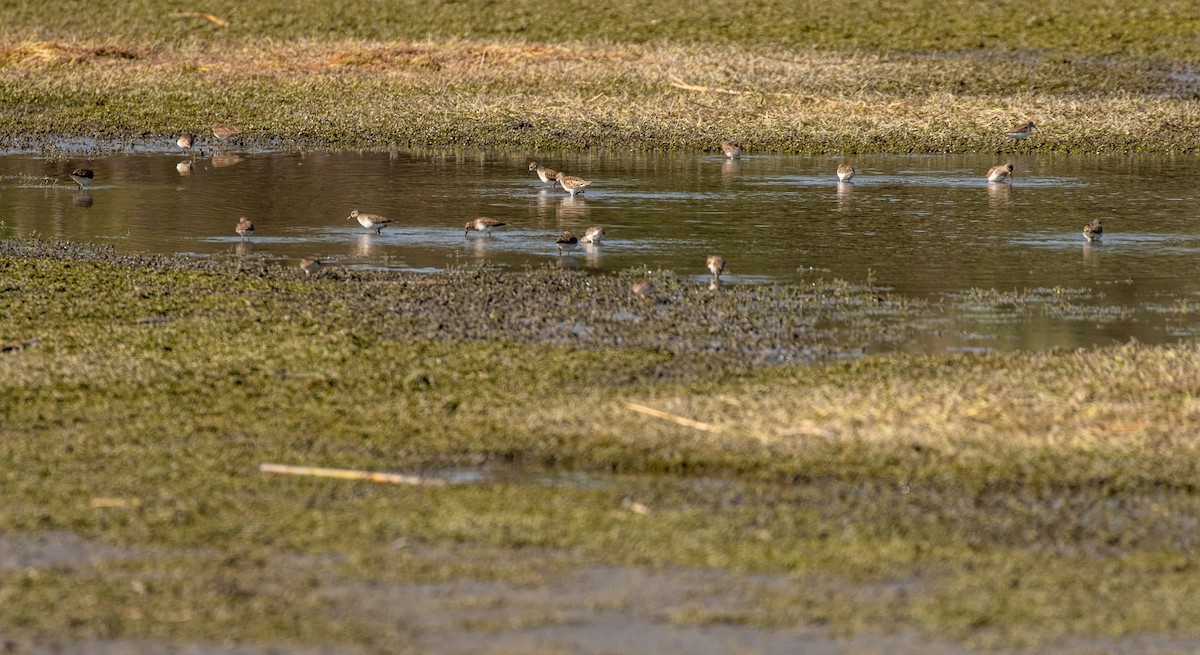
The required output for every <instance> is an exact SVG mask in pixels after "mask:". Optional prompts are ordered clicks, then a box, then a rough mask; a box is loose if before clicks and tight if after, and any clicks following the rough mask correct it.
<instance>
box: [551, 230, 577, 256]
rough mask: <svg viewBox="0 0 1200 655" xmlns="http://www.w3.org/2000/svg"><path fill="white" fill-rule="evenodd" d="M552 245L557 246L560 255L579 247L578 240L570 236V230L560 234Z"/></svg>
mask: <svg viewBox="0 0 1200 655" xmlns="http://www.w3.org/2000/svg"><path fill="white" fill-rule="evenodd" d="M554 245H556V246H558V251H559V252H560V253H561V252H571V251H572V250H575V249H576V248H578V247H579V238H578V237H576V236H575V235H574V234H572V233H571V231H570V230H567V231H565V232H563V233H562V236H560V237H558V239H557V240H556V241H555V242H554Z"/></svg>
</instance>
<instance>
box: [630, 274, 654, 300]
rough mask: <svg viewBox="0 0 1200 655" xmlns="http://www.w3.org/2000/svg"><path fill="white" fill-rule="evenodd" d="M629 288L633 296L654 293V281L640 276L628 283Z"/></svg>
mask: <svg viewBox="0 0 1200 655" xmlns="http://www.w3.org/2000/svg"><path fill="white" fill-rule="evenodd" d="M629 290H630V291H633V295H635V296H648V295H650V294H652V293H654V283H653V282H651V281H650V280H647V279H646V278H640V279H637V280H634V281H633V284H631V285H629Z"/></svg>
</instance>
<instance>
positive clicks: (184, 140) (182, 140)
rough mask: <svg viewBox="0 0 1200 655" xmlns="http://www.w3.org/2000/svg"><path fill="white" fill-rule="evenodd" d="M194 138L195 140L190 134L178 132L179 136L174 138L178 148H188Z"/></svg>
mask: <svg viewBox="0 0 1200 655" xmlns="http://www.w3.org/2000/svg"><path fill="white" fill-rule="evenodd" d="M195 140H196V137H194V136H192V135H191V134H180V135H179V138H178V139H175V145H177V146H179V147H180V148H183V149H184V150H190V149H191V147H192V143H193V142H194V141H195Z"/></svg>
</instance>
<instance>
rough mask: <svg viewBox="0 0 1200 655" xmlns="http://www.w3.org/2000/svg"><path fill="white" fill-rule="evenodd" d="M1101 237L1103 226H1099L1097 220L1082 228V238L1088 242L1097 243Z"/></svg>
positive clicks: (1098, 220) (1102, 235)
mask: <svg viewBox="0 0 1200 655" xmlns="http://www.w3.org/2000/svg"><path fill="white" fill-rule="evenodd" d="M1103 237H1104V226H1103V225H1101V224H1100V219H1098V218H1097V219H1095V220H1093V221H1092V222H1091V223H1088V224H1087V225H1084V226H1083V238H1085V239H1087V240H1088V241H1099V240H1100V239H1101V238H1103Z"/></svg>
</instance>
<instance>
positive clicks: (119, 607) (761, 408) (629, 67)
mask: <svg viewBox="0 0 1200 655" xmlns="http://www.w3.org/2000/svg"><path fill="white" fill-rule="evenodd" d="M418 5H419V6H418ZM194 9H196V8H195V7H193V6H191V5H184V4H180V3H174V2H153V3H118V4H116V5H110V6H105V7H103V8H102V9H101V10H97V8H96V7H94V6H92V5H88V4H86V3H75V2H68V3H19V4H17V5H8V6H5V7H3V8H0V46H3V47H2V48H0V133H3V137H2V139H3V143H4V144H5V145H6V146H8V147H32V148H34V149H36V150H39V151H41V152H45V153H48V154H53V153H55V152H56V151H57V150H58V149H60V148H63V147H70V148H76V147H79V146H78V145H64V143H67V142H65V141H64V139H70V138H74V137H84V138H87V139H96V141H95V143H94V144H93V145H92V146H87V147H99V148H118V149H120V148H123V147H126V146H128V145H132V144H139V145H146V144H150V145H151V146H153V145H154V144H161V146H162V147H164V148H165V147H168V146H167V144H168V143H169V141H168V139H167V138H168V137H169V136H170V135H172V134H174V133H176V132H179V131H185V130H186V131H196V132H198V133H202V132H203V130H204V129H205V128H206V127H207V126H209V125H211V124H212V123H213V122H217V121H225V122H234V123H236V124H238V125H240V126H241V127H243V128H244V129H245V131H246V136H245V137H244V140H243V141H242V142H241V145H244V146H267V147H282V148H288V149H299V148H306V147H357V148H391V147H410V146H426V145H433V146H449V147H462V146H490V147H506V148H514V149H515V148H520V149H529V150H534V149H556V148H558V149H562V148H566V149H578V148H613V147H620V148H637V149H656V150H669V149H688V150H702V149H712V148H713V147H714V146H715V144H716V143H717V142H718V141H719V140H721V139H724V138H736V139H740V140H742V141H743V142H745V143H746V144H747V145H748V146H749V147H750V150H751V152H755V151H758V152H762V151H780V152H968V151H1005V152H1008V151H1011V150H1012V149H1013V148H1014V147H1016V148H1019V149H1022V150H1041V151H1060V152H1123V151H1146V152H1166V151H1177V152H1188V151H1191V150H1192V149H1194V148H1195V147H1196V145H1197V142H1198V141H1200V138H1198V137H1197V134H1200V129H1197V128H1200V114H1198V113H1197V111H1196V103H1195V98H1196V97H1197V93H1200V89H1198V88H1197V84H1196V81H1195V77H1194V75H1193V74H1194V72H1195V70H1194V67H1195V66H1196V65H1197V63H1200V46H1198V42H1197V41H1196V39H1195V33H1196V31H1197V22H1198V16H1200V11H1198V10H1197V9H1196V7H1195V6H1194V4H1190V3H1181V2H1167V3H1158V4H1155V5H1153V6H1150V5H1140V6H1134V5H1129V4H1128V3H1117V2H1100V1H1085V2H1057V1H1054V2H1048V3H1041V4H1038V5H1036V6H1016V5H1012V4H1005V3H991V4H979V3H965V2H920V3H909V4H907V5H906V10H905V11H896V10H895V8H894V7H893V6H892V5H891V4H888V3H871V2H867V3H856V4H855V5H853V7H852V8H850V7H847V6H844V5H835V4H829V3H799V4H797V3H791V4H788V5H786V6H785V5H782V4H767V5H761V4H760V5H747V4H744V3H742V4H733V3H700V4H696V3H690V4H688V5H687V11H681V7H680V6H679V5H678V4H672V3H665V4H664V3H656V4H649V5H648V4H645V3H606V4H605V5H604V6H602V7H591V8H589V9H590V10H591V12H592V14H591V15H589V17H588V18H587V20H579V19H578V17H577V16H576V15H574V14H570V13H567V12H558V11H554V10H553V8H552V7H550V8H548V6H547V5H545V4H544V3H534V2H523V1H517V2H506V3H503V4H491V5H487V4H476V3H471V4H465V3H374V2H366V1H361V2H357V1H352V2H340V3H327V2H326V3H307V2H304V3H286V4H285V5H280V4H279V3H232V2H217V3H210V4H209V5H207V6H205V7H204V10H205V11H209V12H212V13H213V14H214V15H216V16H218V17H221V18H224V19H228V20H229V24H228V25H227V26H226V27H217V26H216V25H214V24H212V23H211V22H209V21H207V20H205V19H203V18H189V17H176V16H174V15H173V13H174V12H183V11H192V10H194ZM1025 119H1032V120H1034V121H1036V122H1037V123H1038V125H1039V130H1038V131H1037V132H1035V134H1034V136H1033V137H1031V138H1030V139H1028V140H1026V141H1025V142H1023V143H1021V144H1020V145H1019V146H1013V144H1011V143H1009V142H1007V141H1006V140H1005V139H1004V138H1003V137H1002V136H1001V133H1002V132H1003V130H1004V129H1005V128H1007V127H1009V126H1011V125H1012V124H1014V123H1017V122H1019V121H1022V120H1025ZM76 143H77V142H76ZM558 276H564V277H558ZM437 279H441V280H442V281H443V282H445V288H446V290H447V294H448V296H447V297H448V298H451V299H452V304H451V305H450V306H451V307H454V308H456V309H460V310H461V311H460V312H459V313H460V314H461V316H463V317H465V318H472V319H474V320H477V321H478V322H477V325H478V326H480V327H479V329H478V330H476V331H471V330H467V329H465V328H456V330H452V331H451V334H450V336H448V337H445V338H438V337H437V336H436V334H435V333H436V330H431V329H430V326H428V325H423V324H421V323H420V322H415V321H411V320H407V319H405V318H404V317H403V316H400V317H398V316H397V315H396V312H395V306H396V304H403V302H405V300H406V298H407V297H408V296H406V294H411V293H412V292H413V291H412V289H413V287H412V286H411V281H407V282H406V281H404V280H386V279H370V280H362V279H356V278H354V276H339V275H332V276H328V277H321V278H318V279H315V280H303V279H301V278H300V277H299V274H298V273H296V272H295V271H291V270H288V271H285V270H278V269H262V268H257V267H254V268H252V270H242V271H239V270H237V269H236V267H235V268H232V269H231V268H230V267H225V266H207V265H193V264H189V263H186V262H184V263H179V262H175V263H168V264H163V263H162V262H161V261H158V260H155V261H149V260H120V259H116V258H107V257H103V256H94V255H93V254H86V253H85V254H82V255H81V254H79V253H76V252H74V250H73V249H72V248H69V247H66V248H62V249H59V248H58V247H57V246H47V245H46V244H39V243H24V244H17V245H16V246H12V247H6V248H5V249H4V251H3V253H2V254H0V346H4V345H6V344H11V343H18V342H22V341H25V340H28V339H32V338H36V339H38V340H39V341H38V343H37V344H36V345H34V346H31V347H29V348H27V349H24V350H14V351H9V352H4V353H0V436H2V439H0V458H2V461H4V462H5V467H4V469H3V471H0V494H2V495H3V497H4V498H5V502H3V503H0V536H5V535H9V536H11V535H17V536H20V535H34V536H35V537H36V536H37V535H48V534H50V535H52V534H59V533H61V531H69V532H70V533H75V534H78V535H82V536H83V537H84V538H86V539H89V540H91V541H92V542H94V543H99V544H105V545H107V546H108V547H114V548H118V549H122V552H124V553H126V555H125V556H123V557H119V558H109V559H103V560H100V561H90V560H86V559H81V560H80V561H66V562H63V563H60V564H57V565H55V566H49V567H47V566H28V567H20V566H15V567H14V566H12V565H11V564H5V565H4V566H0V604H2V606H3V607H4V611H3V612H0V632H4V633H6V634H9V635H13V636H17V637H22V638H32V639H37V638H38V635H45V634H51V635H57V636H66V637H81V638H82V637H101V638H106V639H107V638H117V637H131V636H132V637H154V638H160V639H167V640H194V641H203V642H218V641H227V640H231V641H246V642H290V643H323V644H350V645H355V644H357V645H365V646H367V647H369V648H371V647H373V648H377V649H379V650H393V651H394V650H402V648H398V647H397V644H400V643H404V642H405V640H408V639H411V638H413V637H414V635H415V634H416V633H417V632H418V630H417V629H416V628H413V627H411V626H406V625H404V624H403V623H398V622H396V621H389V620H385V619H383V618H381V617H380V616H379V615H377V614H372V613H369V612H367V613H364V612H355V611H350V610H348V609H347V607H346V606H345V605H342V604H339V603H337V602H333V601H331V600H330V598H331V596H330V595H329V593H328V591H329V589H330V588H341V587H344V586H346V585H354V584H358V583H364V582H379V581H384V582H391V583H411V582H414V581H421V582H431V583H435V582H444V581H447V580H461V579H468V580H505V581H509V582H512V583H514V584H536V583H537V582H538V581H542V580H546V579H548V578H553V577H554V576H557V575H560V574H563V572H564V571H569V570H572V569H575V568H578V567H580V566H590V565H596V564H608V565H633V566H648V567H655V568H661V569H663V570H666V571H679V570H682V569H683V568H691V567H700V568H706V569H713V570H723V571H729V572H733V573H735V574H740V573H744V572H756V573H766V574H772V575H781V576H786V579H787V580H788V581H789V582H790V584H789V586H788V587H787V589H788V591H787V592H786V593H780V592H776V593H771V594H765V595H763V596H762V597H761V598H759V599H758V602H757V603H753V604H742V605H739V606H736V607H730V608H729V609H728V610H727V611H716V610H713V609H712V608H711V607H708V608H697V609H694V610H691V611H686V612H681V613H679V614H677V615H676V616H675V619H674V620H675V621H676V622H677V623H679V624H690V623H702V624H722V623H735V624H746V625H753V626H765V627H777V626H781V625H782V626H790V625H811V624H820V625H824V626H827V627H829V629H831V630H832V631H834V632H835V633H837V634H850V633H853V632H856V631H879V630H889V629H896V628H904V629H909V628H915V629H916V630H918V631H919V632H920V634H922V635H923V636H924V637H939V638H948V639H952V640H964V641H965V642H969V643H973V644H983V645H1000V646H1011V645H1038V644H1057V643H1062V642H1061V640H1063V639H1070V638H1072V637H1076V636H1089V637H1094V636H1101V637H1112V638H1114V639H1119V638H1125V637H1127V636H1129V635H1138V634H1142V635H1145V634H1149V635H1155V636H1160V637H1163V638H1168V639H1169V638H1172V637H1181V638H1187V637H1194V636H1195V626H1196V625H1198V624H1200V623H1198V622H1197V618H1198V617H1197V616H1196V612H1197V609H1196V607H1197V605H1196V603H1195V602H1194V599H1195V598H1196V597H1197V591H1198V590H1197V587H1198V586H1200V576H1198V575H1197V568H1196V558H1195V552H1196V549H1195V543H1194V528H1195V525H1196V524H1197V519H1200V502H1198V497H1197V494H1196V486H1195V480H1196V473H1197V470H1196V469H1197V465H1198V462H1200V460H1198V459H1197V457H1196V445H1195V439H1194V435H1195V434H1197V427H1200V426H1197V425H1196V423H1197V421H1198V419H1197V417H1198V416H1200V413H1198V412H1197V411H1196V410H1197V400H1196V396H1197V390H1198V389H1200V379H1198V374H1197V373H1196V371H1198V370H1200V351H1198V350H1197V349H1195V348H1192V347H1182V348H1169V347H1139V346H1129V347H1123V348H1109V349H1099V350H1088V351H1079V352H1054V353H1038V354H1022V353H1016V354H1003V355H989V356H952V357H951V356H944V357H943V356H939V357H888V358H867V359H863V360H858V361H853V362H847V363H824V364H818V365H813V366H803V367H797V366H775V367H770V368H763V367H761V366H760V365H759V363H757V362H755V361H754V360H753V359H752V358H747V357H745V356H744V353H739V351H737V350H736V349H733V350H729V349H726V350H725V351H724V352H719V353H714V352H706V351H705V350H704V349H703V348H700V349H696V350H694V351H687V350H678V349H672V347H670V346H669V345H666V344H664V343H658V342H656V340H655V339H654V338H649V337H647V338H644V339H641V340H637V339H635V340H634V343H633V345H624V346H617V345H606V346H603V347H590V346H589V347H582V346H579V345H574V346H573V345H570V344H569V343H564V342H563V340H562V339H561V338H559V337H558V336H556V337H555V338H548V339H545V340H539V339H538V338H536V334H535V333H534V332H530V333H527V334H525V333H523V336H521V337H520V338H512V339H509V338H506V337H505V333H504V332H492V333H491V334H488V333H487V330H486V329H485V328H486V326H488V325H490V324H491V323H490V322H492V321H502V320H503V319H504V317H503V316H501V317H497V316H494V315H493V313H492V312H493V311H494V307H493V308H492V310H488V311H482V310H479V308H478V306H476V305H474V304H473V303H472V302H471V299H472V298H473V294H474V293H476V292H477V291H478V285H479V284H480V282H479V281H477V280H476V281H471V282H468V281H467V280H466V278H464V277H463V276H461V275H455V274H447V275H446V276H444V278H437ZM483 279H484V280H485V282H484V283H486V284H504V283H505V282H504V281H505V280H508V281H514V280H515V281H520V283H521V284H524V285H527V286H528V285H533V286H534V287H536V286H537V285H545V289H547V290H552V289H561V288H570V287H571V284H572V283H571V282H570V279H571V278H570V274H567V273H557V274H553V275H549V274H539V275H531V276H526V277H522V276H520V275H516V276H493V275H485V276H483ZM600 286H601V287H603V291H602V293H605V294H618V293H625V290H626V289H627V280H619V281H611V280H610V281H609V282H606V283H605V284H602V285H600ZM426 291H428V289H426ZM730 291H731V293H732V294H733V295H732V298H734V299H735V300H736V299H737V298H738V297H739V296H738V295H737V294H741V293H748V292H746V291H744V290H737V289H733V290H730ZM826 292H827V290H826V291H822V290H819V289H809V290H804V289H802V290H801V293H802V294H804V293H810V294H813V295H816V294H820V293H826ZM497 295H503V294H499V293H497ZM870 296H871V294H869V293H866V292H864V291H862V290H857V291H855V290H849V291H846V292H845V297H846V298H847V299H848V300H847V301H846V302H844V303H841V304H839V311H844V312H845V316H843V318H849V319H850V320H851V323H852V324H853V325H852V329H850V330H849V331H848V332H847V335H848V336H849V337H854V336H856V335H857V336H858V337H864V336H865V332H863V331H864V330H868V329H869V326H870V325H872V324H873V323H874V322H877V321H879V320H882V319H880V318H879V317H878V316H875V315H872V314H870V313H869V312H870V310H868V308H869V307H871V306H872V305H871V303H870V302H869V300H870ZM700 298H701V296H700V294H689V293H686V292H675V291H672V292H671V295H670V296H669V301H670V303H669V304H667V305H665V306H668V307H673V308H675V309H679V310H682V311H686V310H689V309H691V308H693V307H694V308H695V309H696V311H701V312H702V311H707V310H708V309H710V308H706V307H705V306H704V305H703V303H702V302H701V300H700ZM619 302H620V303H632V302H634V301H632V300H630V299H624V298H623V299H621V300H620V301H619ZM639 302H640V301H639ZM655 302H657V301H655ZM897 302H898V301H895V300H888V301H887V303H885V305H888V306H891V307H894V306H895V305H894V303H897ZM688 303H696V304H695V305H691V304H688ZM618 304H619V303H618ZM630 306H631V307H633V309H634V310H635V311H640V312H643V313H649V310H646V309H644V308H643V306H642V305H630ZM900 310H901V311H898V312H897V314H896V315H889V317H888V319H887V320H889V321H892V320H895V321H898V322H903V319H904V317H903V311H902V310H903V307H900ZM473 312H476V313H473ZM856 312H857V318H854V316H855V314H856ZM502 313H503V312H502ZM667 316H671V315H670V314H668V315H667ZM144 319H148V320H144ZM653 325H654V326H655V327H657V326H658V325H659V324H653ZM762 325H765V323H761V324H760V323H751V324H749V326H748V327H746V328H745V329H746V334H753V333H755V331H757V330H761V329H762ZM703 327H704V328H705V329H709V328H711V329H712V330H713V332H712V334H713V335H717V336H719V335H720V334H721V333H722V329H732V328H729V327H728V326H725V327H724V328H722V327H717V326H703ZM622 329H626V328H622ZM647 329H648V328H647ZM918 329H919V328H918ZM628 330H630V331H629V332H625V333H622V334H629V335H634V336H636V333H637V332H636V329H635V328H633V327H630V328H628ZM702 332H703V330H694V331H688V330H683V331H680V332H678V333H672V337H673V338H675V340H676V341H678V342H679V343H692V342H697V343H698V342H699V341H698V340H699V339H700V338H701V336H702ZM485 336H486V337H488V338H484V337H485ZM809 336H811V335H805V334H801V336H800V337H799V338H800V339H806V338H808V337H809ZM844 336H846V335H844ZM772 338H774V337H772ZM852 340H853V339H851V342H852ZM623 401H635V402H638V403H643V404H647V405H651V406H653V407H656V408H658V409H662V410H665V411H669V412H672V413H674V414H677V415H680V416H686V417H689V418H692V419H695V420H699V421H704V422H706V423H708V424H710V425H712V426H715V427H716V428H717V429H718V430H719V431H718V432H702V431H697V430H694V429H692V428H687V427H683V426H679V425H675V424H673V423H669V422H663V421H657V420H655V419H651V418H648V417H646V416H644V415H642V414H638V413H635V412H631V411H629V410H628V409H627V408H626V406H625V405H623V404H622V402H623ZM266 461H277V462H282V463H297V464H311V465H323V466H345V467H353V468H364V469H384V470H405V471H408V472H414V473H423V474H426V475H430V476H439V475H443V474H445V473H446V472H447V471H450V470H459V469H465V470H469V471H479V470H482V471H485V472H488V473H487V475H493V474H495V475H498V476H500V478H497V479H491V478H488V479H489V480H491V481H488V482H485V483H483V484H463V485H450V486H445V487H386V486H376V485H370V484H366V483H355V482H346V481H331V480H315V479H292V478H281V477H273V476H267V475H264V474H261V473H259V472H258V471H257V466H258V464H260V463H262V462H266ZM578 473H583V474H585V475H587V476H588V477H586V478H578V477H571V476H573V475H576V474H578ZM547 475H549V476H550V478H549V480H551V481H550V482H547V477H546V476H547ZM564 475H565V476H566V479H567V480H573V481H574V482H572V483H569V484H563V483H561V477H555V476H564ZM398 544H400V545H398ZM2 563H3V562H0V564H2ZM721 592H722V590H721V589H714V590H713V592H712V595H714V596H716V595H719V594H720V593H721ZM517 618H518V619H522V620H526V621H530V622H538V621H542V620H553V617H551V619H545V618H544V617H540V616H532V617H517ZM1113 643H1118V642H1111V643H1109V642H1102V643H1100V644H1099V645H1097V646H1096V647H1095V648H1094V649H1093V650H1095V651H1099V652H1103V651H1105V650H1108V649H1109V646H1111V645H1112V644H1113Z"/></svg>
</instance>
